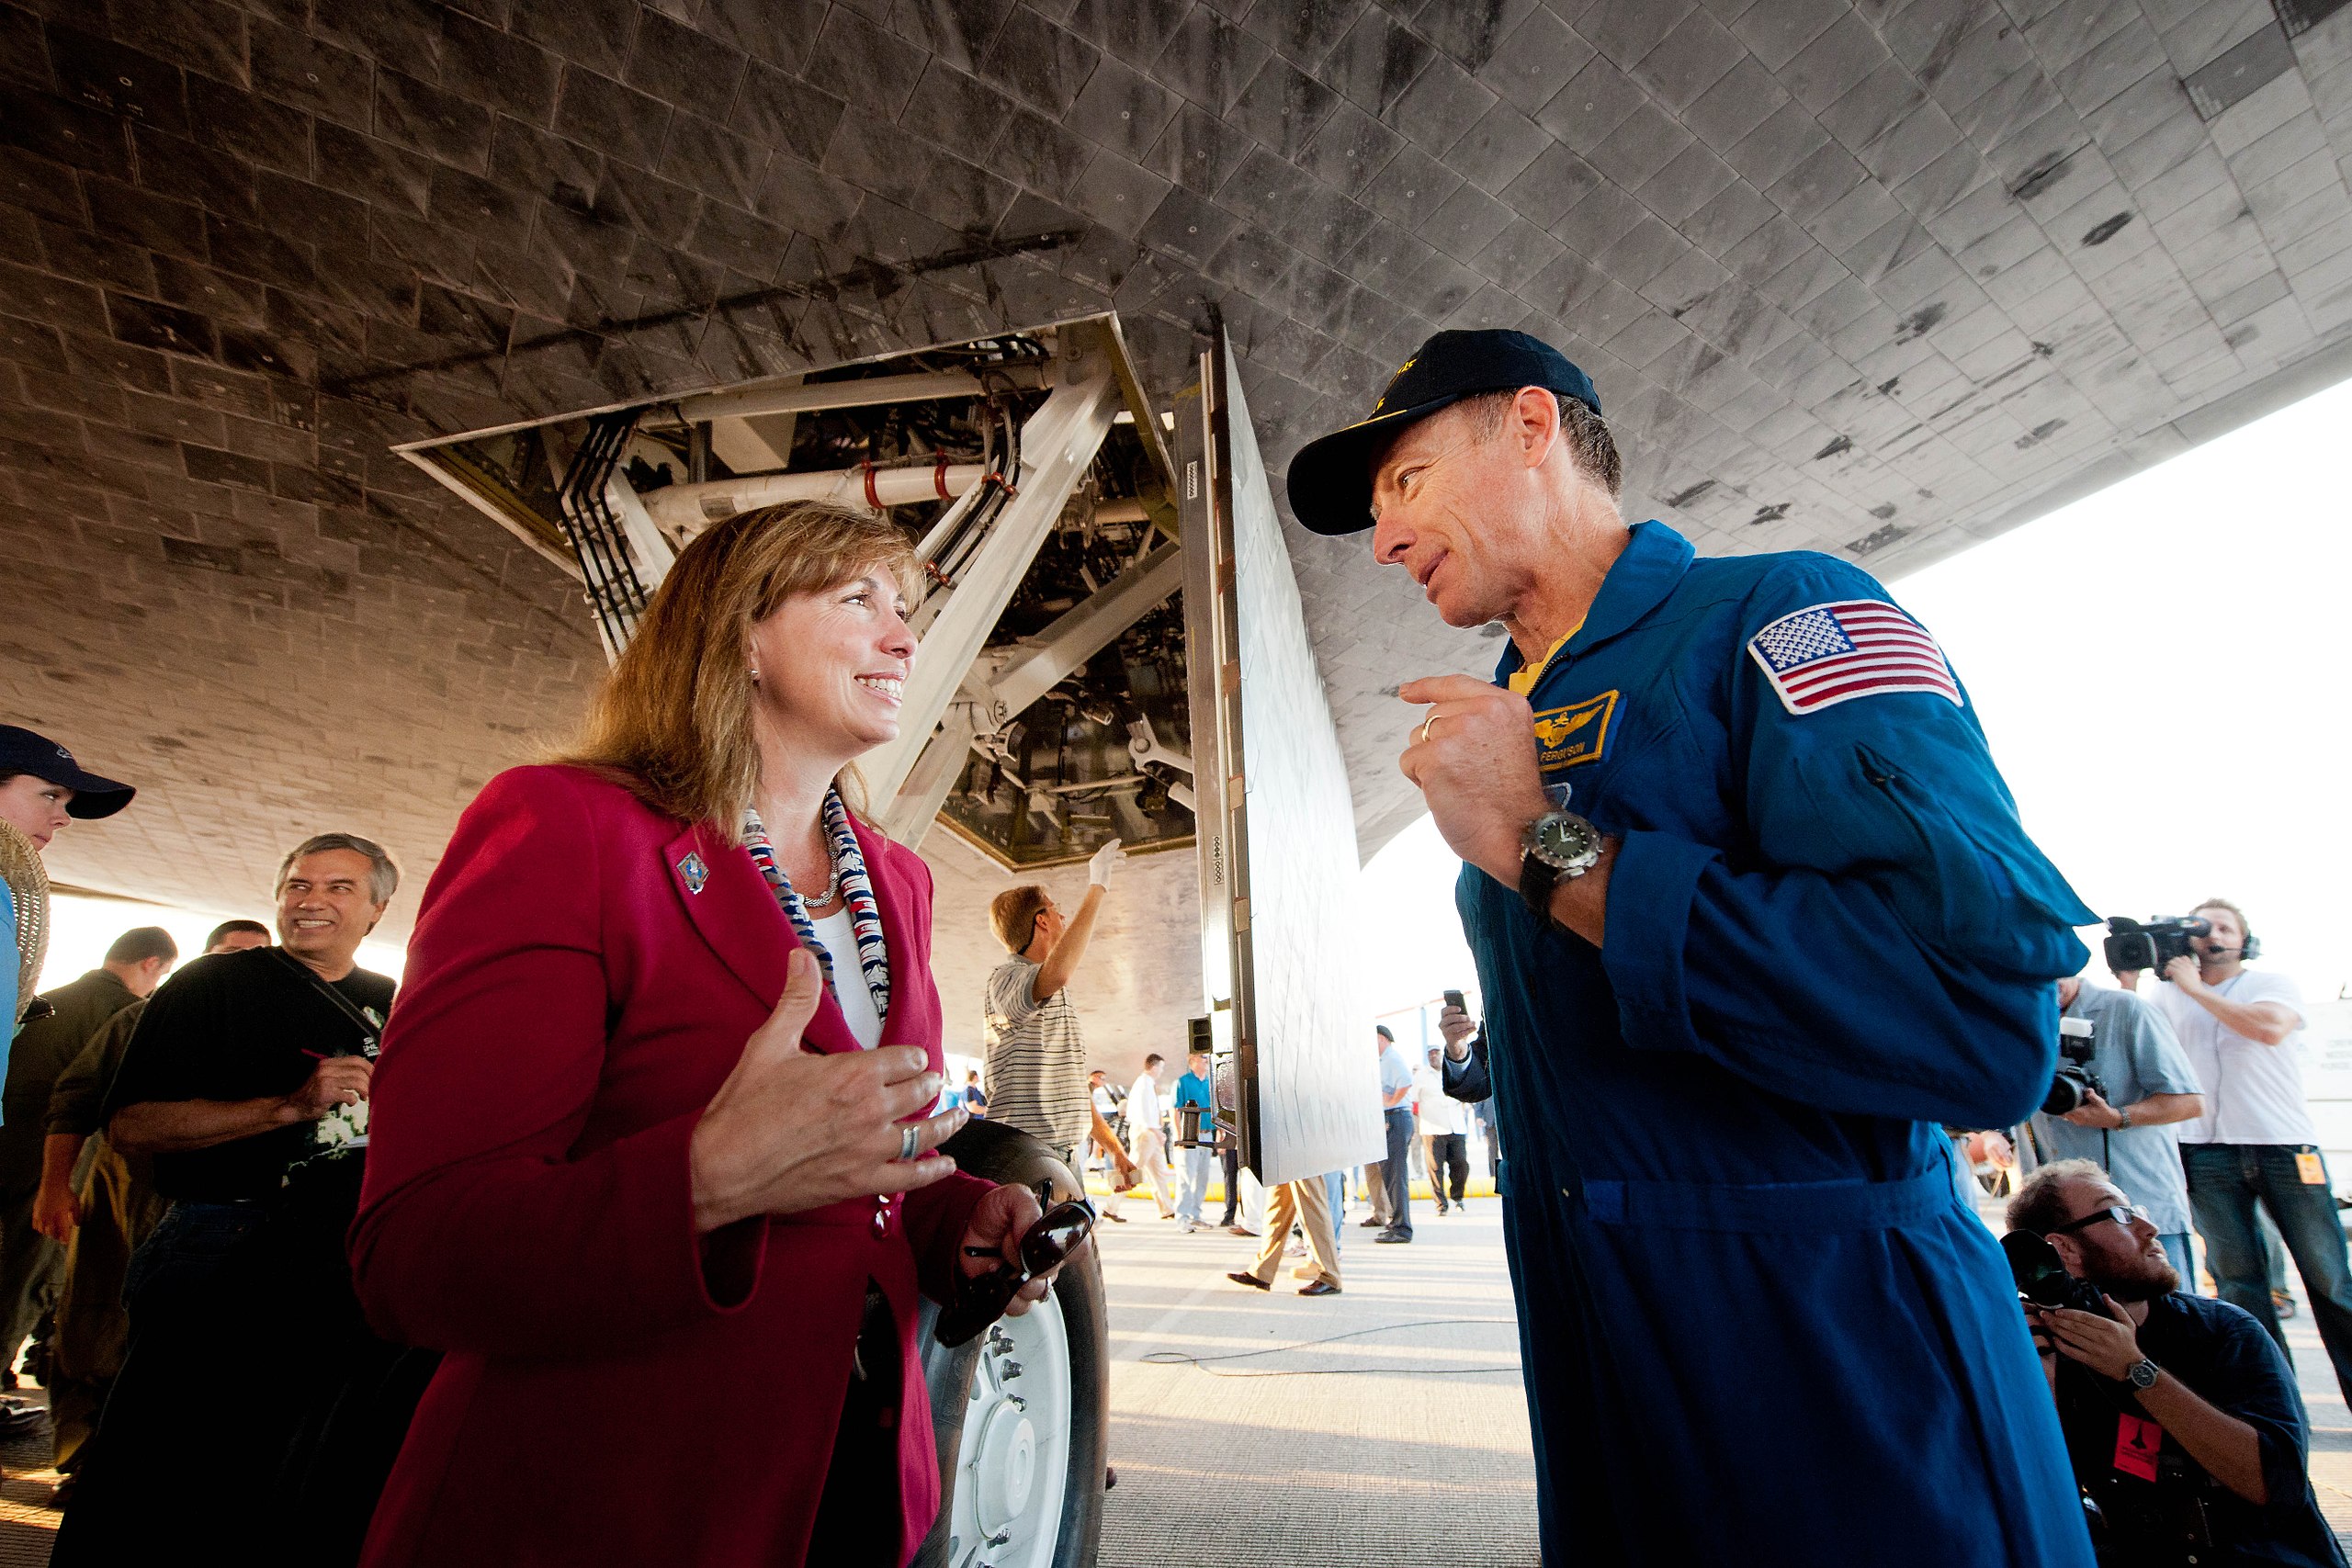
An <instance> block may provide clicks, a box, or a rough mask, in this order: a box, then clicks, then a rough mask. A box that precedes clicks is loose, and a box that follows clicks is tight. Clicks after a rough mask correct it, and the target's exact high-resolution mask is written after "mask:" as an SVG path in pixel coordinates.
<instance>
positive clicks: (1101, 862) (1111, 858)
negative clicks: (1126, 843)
mask: <svg viewBox="0 0 2352 1568" xmlns="http://www.w3.org/2000/svg"><path fill="white" fill-rule="evenodd" d="M1125 858H1126V856H1125V852H1123V851H1121V850H1120V848H1119V840H1116V839H1114V840H1111V841H1110V842H1109V843H1107V844H1105V845H1103V847H1102V848H1101V849H1099V850H1097V851H1095V852H1094V856H1093V858H1092V859H1091V860H1089V861H1088V862H1087V863H1086V880H1087V882H1088V883H1089V884H1090V885H1091V886H1096V887H1100V888H1102V889H1103V890H1104V891H1105V892H1107V891H1109V890H1110V886H1111V868H1112V867H1113V866H1114V865H1116V864H1118V863H1120V862H1121V861H1122V860H1125Z"/></svg>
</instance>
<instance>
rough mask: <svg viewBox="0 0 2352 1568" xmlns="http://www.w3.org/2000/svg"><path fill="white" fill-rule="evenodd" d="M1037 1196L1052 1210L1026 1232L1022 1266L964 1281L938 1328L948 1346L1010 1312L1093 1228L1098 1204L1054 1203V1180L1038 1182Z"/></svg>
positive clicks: (935, 1334) (937, 1335)
mask: <svg viewBox="0 0 2352 1568" xmlns="http://www.w3.org/2000/svg"><path fill="white" fill-rule="evenodd" d="M1037 1197H1038V1201H1040V1202H1041V1203H1043V1204H1045V1205H1046V1212H1045V1213H1043V1214H1042V1215H1040V1216H1039V1217H1038V1219H1037V1221H1036V1223H1035V1224H1032V1225H1031V1226H1030V1227H1029V1228H1028V1229H1027V1230H1025V1231H1023V1232H1022V1233H1021V1247H1020V1252H1021V1267H1020V1268H1019V1269H1004V1268H999V1269H996V1270H995V1271H994V1272H992V1273H988V1274H979V1275H973V1276H970V1277H967V1278H965V1279H962V1280H958V1281H957V1283H956V1300H955V1302H954V1303H953V1304H951V1305H950V1306H949V1307H948V1308H947V1309H946V1310H945V1311H944V1312H942V1313H941V1314H939V1323H938V1325H937V1326H936V1327H934V1328H933V1331H932V1333H933V1337H935V1338H937V1339H938V1341H939V1342H940V1343H941V1344H942V1345H945V1346H948V1347H950V1348H953V1347H955V1346H957V1345H961V1344H964V1343H965V1342H967V1340H970V1339H972V1338H974V1337H977V1336H978V1334H979V1332H980V1330H982V1329H984V1328H986V1327H987V1326H988V1325H989V1324H991V1323H994V1322H995V1321H996V1320H997V1319H998V1318H1000V1317H1002V1316H1003V1315H1004V1309H1005V1308H1006V1307H1008V1306H1011V1305H1012V1298H1013V1297H1014V1296H1016V1295H1018V1294H1020V1293H1021V1287H1022V1286H1023V1285H1025V1284H1027V1283H1028V1282H1029V1281H1030V1280H1034V1279H1035V1278H1036V1277H1037V1276H1038V1275H1040V1274H1044V1273H1047V1272H1050V1271H1051V1270H1053V1269H1058V1268H1060V1267H1061V1266H1062V1265H1063V1264H1064V1263H1066V1262H1068V1261H1069V1255H1070V1254H1071V1253H1073V1252H1076V1251H1077V1250H1078V1248H1079V1246H1080V1243H1082V1242H1084V1241H1085V1240H1086V1238H1087V1236H1088V1235H1090V1234H1091V1232H1092V1231H1093V1229H1094V1205H1092V1204H1091V1203H1089V1202H1088V1201H1085V1200H1084V1199H1082V1198H1080V1199H1074V1200H1072V1201H1069V1202H1064V1203H1056V1202H1053V1201H1052V1199H1053V1183H1052V1182H1050V1181H1041V1182H1039V1183H1038V1184H1037Z"/></svg>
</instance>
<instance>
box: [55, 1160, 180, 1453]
mask: <svg viewBox="0 0 2352 1568" xmlns="http://www.w3.org/2000/svg"><path fill="white" fill-rule="evenodd" d="M77 1191H78V1193H79V1195H80V1197H81V1199H82V1203H83V1211H84V1212H83V1215H82V1223H81V1224H80V1225H78V1226H76V1227H75V1229H74V1238H73V1240H71V1241H69V1242H68V1243H66V1246H65V1288H64V1291H63V1292H62V1294H61V1295H60V1296H59V1297H58V1302H57V1328H56V1332H55V1335H54V1337H53V1342H52V1345H51V1355H50V1372H51V1378H50V1383H49V1416H50V1423H51V1427H52V1428H53V1429H54V1430H55V1433H56V1437H57V1468H58V1469H60V1470H64V1471H70V1470H72V1469H73V1468H74V1462H75V1461H76V1460H77V1458H78V1457H79V1455H80V1453H81V1450H82V1448H83V1445H85V1444H86V1443H87V1442H88V1441H89V1440H90V1437H91V1435H92V1434H93V1433H95V1432H96V1430H97V1426H98V1412H99V1410H100V1409H102V1408H103V1407H104V1406H105V1404H106V1402H107V1389H108V1388H109V1387H111V1386H112V1385H113V1382H114V1379H115V1374H116V1373H117V1372H119V1371H121V1370H122V1356H123V1350H124V1348H125V1347H127V1346H128V1345H129V1343H130V1313H129V1312H128V1311H126V1310H125V1308H124V1307H123V1304H122V1280H123V1276H124V1274H125V1273H126V1272H127V1271H128V1270H129V1269H130V1255H131V1254H132V1253H133V1252H135V1251H137V1250H138V1247H139V1244H140V1243H141V1242H142V1241H144V1240H146V1239H147V1234H148V1232H150V1231H152V1230H153V1229H154V1228H155V1224H156V1222H157V1221H159V1220H161V1219H162V1218H163V1217H164V1201H163V1200H162V1199H160V1198H158V1197H157V1196H156V1195H155V1190H154V1188H153V1186H151V1185H150V1184H149V1183H147V1182H145V1181H142V1180H140V1179H138V1178H136V1177H134V1176H133V1175H132V1174H131V1171H130V1167H129V1166H128V1165H126V1164H124V1163H123V1158H122V1156H120V1155H118V1154H116V1153H115V1152H114V1150H113V1149H111V1148H109V1147H107V1141H106V1138H105V1136H104V1135H103V1134H101V1135H99V1136H97V1137H95V1138H93V1139H91V1140H90V1159H89V1169H88V1173H87V1174H86V1175H85V1176H84V1177H83V1179H82V1184H81V1186H80V1188H79V1189H78V1190H77Z"/></svg>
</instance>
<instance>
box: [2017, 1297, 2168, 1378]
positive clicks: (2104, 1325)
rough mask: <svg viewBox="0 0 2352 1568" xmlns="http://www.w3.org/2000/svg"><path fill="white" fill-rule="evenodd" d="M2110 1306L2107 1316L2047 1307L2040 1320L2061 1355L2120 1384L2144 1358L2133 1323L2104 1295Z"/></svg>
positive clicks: (2068, 1308)
mask: <svg viewBox="0 0 2352 1568" xmlns="http://www.w3.org/2000/svg"><path fill="white" fill-rule="evenodd" d="M2099 1300H2101V1301H2103V1302H2105V1303H2107V1314H2106V1315H2105V1316H2103V1317H2102V1316H2101V1315H2099V1314H2098V1313H2095V1312H2076V1311H2075V1310H2074V1309H2073V1308H2072V1307H2047V1308H2044V1309H2042V1311H2041V1324H2042V1326H2043V1327H2044V1328H2046V1329H2047V1330H2048V1331H2049V1334H2050V1339H2051V1342H2052V1344H2054V1345H2055V1346H2057V1348H2058V1353H2059V1354H2060V1355H2062V1356H2064V1357H2065V1358H2066V1359H2068V1360H2070V1361H2080V1362H2081V1363H2082V1364H2083V1365H2085V1366H2086V1367H2088V1368H2089V1369H2090V1370H2091V1371H2095V1372H2097V1373H2098V1375H2099V1376H2101V1377H2103V1378H2109V1379H2111V1380H2113V1381H2114V1382H2122V1381H2123V1380H2124V1377H2125V1375H2126V1374H2128V1373H2129V1372H2130V1371H2131V1369H2132V1368H2133V1367H2135V1366H2137V1365H2139V1364H2140V1362H2141V1361H2142V1360H2143V1359H2145V1358H2144V1357H2143V1356H2142V1355H2141V1354H2140V1338H2139V1336H2138V1335H2137V1334H2136V1333H2134V1332H2133V1330H2132V1327H2131V1319H2130V1318H2128V1317H2126V1316H2124V1315H2123V1309H2122V1308H2121V1307H2120V1306H2117V1305H2116V1304H2115V1302H2114V1300H2113V1298H2111V1297H2109V1296H2104V1295H2102V1296H2101V1297H2100V1298H2099Z"/></svg>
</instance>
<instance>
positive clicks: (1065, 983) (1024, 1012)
mask: <svg viewBox="0 0 2352 1568" xmlns="http://www.w3.org/2000/svg"><path fill="white" fill-rule="evenodd" d="M1120 858H1121V856H1120V852H1119V840H1116V839H1114V840H1111V841H1110V842H1109V843H1106V844H1104V845H1103V847H1102V848H1101V849H1099V850H1097V851H1095V852H1094V858H1093V859H1091V860H1090V861H1088V862H1087V863H1086V884H1087V885H1086V897H1084V898H1082V899H1080V900H1079V905H1078V912H1077V913H1076V914H1074V915H1065V914H1063V913H1062V911H1061V909H1060V908H1059V907H1058V906H1057V905H1056V904H1055V902H1054V900H1053V897H1052V896H1051V895H1050V894H1048V893H1047V892H1046V890H1045V889H1044V888H1043V887H1041V886H1037V885H1036V884H1035V883H1034V882H1032V883H1024V884H1023V885H1022V886H1018V887H1008V888H1006V889H1005V890H1004V891H1003V892H1001V893H1000V894H998V895H997V896H996V898H995V901H994V902H992V903H991V904H989V926H990V928H991V929H992V930H994V931H995V932H996V937H997V940H998V941H999V942H1002V943H1004V945H1005V949H1006V951H1008V952H1009V953H1012V957H1010V958H1008V959H1006V960H1005V961H1004V962H1003V963H1002V964H999V965H997V967H996V971H995V972H994V973H993V974H991V975H990V976H989V988H988V998H987V1001H986V1009H985V1010H986V1022H987V1026H988V1034H987V1052H988V1081H989V1089H990V1098H989V1119H990V1120H992V1121H997V1122H1007V1123H1009V1124H1011V1125H1012V1126H1015V1127H1018V1128H1020V1129H1021V1130H1022V1131H1023V1132H1024V1133H1027V1134H1029V1135H1030V1136H1032V1137H1034V1138H1036V1139H1038V1140H1040V1141H1041V1142H1043V1143H1044V1144H1045V1145H1046V1146H1047V1147H1049V1148H1051V1149H1052V1150H1053V1151H1054V1152H1055V1153H1056V1154H1057V1155H1058V1156H1061V1158H1062V1161H1063V1163H1065V1164H1067V1165H1068V1166H1069V1168H1070V1169H1071V1171H1072V1172H1073V1173H1075V1172H1077V1171H1078V1170H1080V1165H1079V1163H1078V1145H1080V1142H1081V1141H1083V1140H1084V1138H1085V1137H1086V1134H1088V1132H1089V1131H1090V1130H1091V1132H1092V1133H1093V1134H1094V1136H1095V1139H1096V1141H1097V1142H1099V1143H1100V1144H1101V1145H1103V1147H1104V1148H1106V1149H1108V1150H1110V1151H1111V1152H1112V1154H1113V1155H1114V1157H1116V1159H1117V1160H1118V1162H1119V1180H1120V1183H1121V1184H1122V1185H1132V1184H1133V1182H1134V1178H1135V1166H1134V1163H1133V1162H1132V1161H1130V1160H1129V1159H1128V1158H1127V1155H1126V1151H1125V1149H1124V1148H1122V1147H1121V1146H1120V1144H1119V1140H1118V1138H1117V1136H1116V1135H1115V1134H1113V1133H1112V1131H1111V1129H1110V1127H1109V1126H1108V1125H1107V1124H1106V1123H1105V1122H1103V1118H1102V1116H1101V1114H1100V1113H1098V1112H1097V1111H1095V1109H1094V1103H1093V1101H1092V1100H1091V1098H1090V1097H1089V1096H1088V1094H1087V1086H1086V1044H1085V1042H1084V1040H1083V1039H1082V1038H1081V1036H1080V1033H1079V1029H1078V1010H1077V1009H1075V1008H1073V1007H1072V1006H1070V1001H1069V982H1070V976H1072V975H1074V974H1075V973H1077V970H1078V965H1079V962H1080V960H1081V959H1083V958H1084V957H1085V956H1086V944H1087V943H1088V942H1090V941H1091V940H1092V938H1093V935H1094V918H1095V916H1096V914H1097V913H1099V912H1100V911H1101V909H1102V908H1103V897H1104V896H1105V895H1106V894H1108V893H1109V892H1110V890H1111V868H1112V867H1113V866H1114V865H1116V864H1118V863H1119V861H1120Z"/></svg>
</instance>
